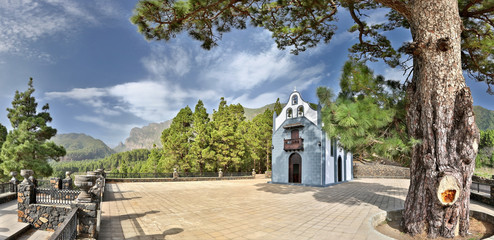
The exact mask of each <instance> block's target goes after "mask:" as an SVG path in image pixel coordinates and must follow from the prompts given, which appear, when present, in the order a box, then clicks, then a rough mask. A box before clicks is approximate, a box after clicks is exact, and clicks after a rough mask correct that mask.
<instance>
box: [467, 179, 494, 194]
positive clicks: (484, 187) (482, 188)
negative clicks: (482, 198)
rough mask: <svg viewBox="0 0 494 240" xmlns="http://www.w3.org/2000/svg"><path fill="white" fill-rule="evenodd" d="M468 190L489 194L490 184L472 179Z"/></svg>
mask: <svg viewBox="0 0 494 240" xmlns="http://www.w3.org/2000/svg"><path fill="white" fill-rule="evenodd" d="M470 192H472V193H477V194H482V195H486V196H490V194H491V186H490V185H489V184H485V183H481V182H475V181H472V185H471V186H470Z"/></svg>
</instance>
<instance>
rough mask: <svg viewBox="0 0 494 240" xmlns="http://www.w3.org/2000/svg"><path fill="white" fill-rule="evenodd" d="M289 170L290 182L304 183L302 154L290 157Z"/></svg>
mask: <svg viewBox="0 0 494 240" xmlns="http://www.w3.org/2000/svg"><path fill="white" fill-rule="evenodd" d="M288 168H289V170H288V182H290V183H302V157H301V156H300V154H298V153H294V154H292V155H290V159H289V164H288Z"/></svg>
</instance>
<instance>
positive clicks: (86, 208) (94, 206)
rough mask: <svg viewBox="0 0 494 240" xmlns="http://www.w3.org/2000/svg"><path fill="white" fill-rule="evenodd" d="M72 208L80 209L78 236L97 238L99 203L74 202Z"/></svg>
mask: <svg viewBox="0 0 494 240" xmlns="http://www.w3.org/2000/svg"><path fill="white" fill-rule="evenodd" d="M71 207H72V208H78V209H79V211H77V218H78V219H79V224H78V225H77V232H78V233H79V235H78V236H79V237H91V238H97V236H98V232H97V231H96V229H97V225H98V224H97V223H98V222H97V220H98V208H99V207H98V203H82V202H77V201H74V202H73V203H72V205H71Z"/></svg>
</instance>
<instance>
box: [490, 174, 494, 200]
mask: <svg viewBox="0 0 494 240" xmlns="http://www.w3.org/2000/svg"><path fill="white" fill-rule="evenodd" d="M491 178H492V179H494V175H492V176H491ZM490 187H491V199H492V200H494V185H490Z"/></svg>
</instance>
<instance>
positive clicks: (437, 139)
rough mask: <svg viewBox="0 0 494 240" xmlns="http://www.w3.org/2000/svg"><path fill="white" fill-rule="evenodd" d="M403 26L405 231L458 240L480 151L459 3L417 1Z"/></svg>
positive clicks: (465, 223) (464, 226) (451, 0)
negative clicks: (409, 70)
mask: <svg viewBox="0 0 494 240" xmlns="http://www.w3.org/2000/svg"><path fill="white" fill-rule="evenodd" d="M412 2H413V7H410V8H409V9H410V16H409V22H410V24H411V32H412V37H413V41H414V44H412V45H411V50H412V52H413V54H414V76H413V79H412V82H411V84H410V85H409V88H408V89H407V98H408V104H409V106H408V117H407V126H408V129H409V134H410V136H411V137H413V138H415V139H419V140H421V141H422V142H421V143H420V144H418V145H417V146H415V147H414V148H413V151H412V164H411V168H410V173H411V176H410V178H411V179H410V188H409V191H408V195H407V198H406V201H405V211H404V227H405V229H406V231H408V232H409V233H411V234H413V235H415V234H419V233H421V232H422V231H424V230H425V231H427V233H428V236H429V237H431V238H435V237H437V236H443V237H453V236H454V235H455V231H456V229H457V227H458V228H459V234H460V235H462V236H464V235H465V234H466V233H467V230H468V227H469V219H468V218H469V204H470V185H471V181H472V180H471V179H472V173H473V168H474V164H475V156H476V154H477V146H478V135H479V133H478V129H477V126H476V125H475V122H474V113H473V107H472V104H473V100H472V97H471V94H470V89H469V88H468V87H466V85H465V80H464V78H463V74H462V68H461V54H460V51H461V46H460V41H461V40H460V34H461V24H462V23H461V19H460V17H459V12H458V1H457V0H434V1H431V0H415V1H412Z"/></svg>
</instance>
